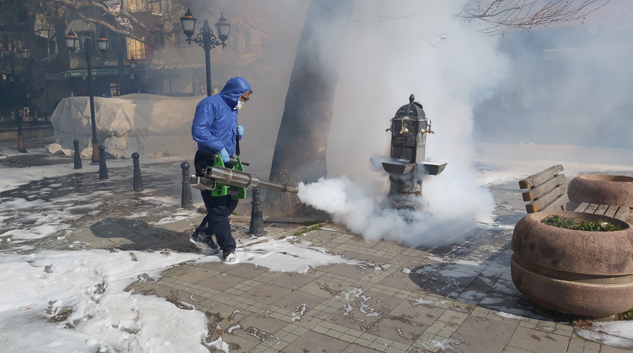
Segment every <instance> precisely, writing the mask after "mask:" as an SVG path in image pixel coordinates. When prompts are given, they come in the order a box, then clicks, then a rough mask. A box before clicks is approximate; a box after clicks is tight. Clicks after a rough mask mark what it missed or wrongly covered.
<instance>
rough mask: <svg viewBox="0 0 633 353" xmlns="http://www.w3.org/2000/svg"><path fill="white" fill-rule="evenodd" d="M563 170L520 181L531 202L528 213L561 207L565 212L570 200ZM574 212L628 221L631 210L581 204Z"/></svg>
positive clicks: (554, 170) (526, 197)
mask: <svg viewBox="0 0 633 353" xmlns="http://www.w3.org/2000/svg"><path fill="white" fill-rule="evenodd" d="M563 170H564V168H563V166H562V165H560V164H557V165H555V166H553V167H551V168H548V169H545V170H544V171H542V172H539V173H536V174H534V175H531V176H529V177H527V178H525V179H523V180H520V181H519V187H520V188H521V189H524V191H523V194H522V195H523V201H529V202H528V203H527V204H526V205H525V210H526V211H527V213H534V212H540V211H552V210H556V209H558V208H559V207H560V208H562V210H563V211H564V210H565V206H566V204H567V202H568V201H569V198H568V197H567V187H565V186H563V184H564V183H565V175H564V174H561V173H562V172H563ZM525 189H527V190H525ZM574 212H584V213H592V214H596V215H600V216H607V217H613V218H617V219H619V220H622V221H626V219H627V217H628V216H629V213H630V209H629V207H626V206H613V205H598V204H593V203H592V204H589V203H581V204H580V205H578V207H576V209H575V210H574Z"/></svg>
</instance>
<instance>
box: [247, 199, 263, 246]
mask: <svg viewBox="0 0 633 353" xmlns="http://www.w3.org/2000/svg"><path fill="white" fill-rule="evenodd" d="M261 204H262V199H261V190H260V189H259V188H253V202H252V205H253V207H252V209H251V227H250V229H249V230H248V234H249V235H254V236H256V237H261V236H263V235H266V233H267V232H266V231H265V230H264V216H263V215H262V208H261Z"/></svg>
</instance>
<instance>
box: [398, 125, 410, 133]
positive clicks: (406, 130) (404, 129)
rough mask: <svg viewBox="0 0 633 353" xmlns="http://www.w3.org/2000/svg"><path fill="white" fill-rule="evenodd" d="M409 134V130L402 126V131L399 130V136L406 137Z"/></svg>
mask: <svg viewBox="0 0 633 353" xmlns="http://www.w3.org/2000/svg"><path fill="white" fill-rule="evenodd" d="M408 133H409V129H408V128H407V127H406V126H404V124H402V129H400V135H406V134H408Z"/></svg>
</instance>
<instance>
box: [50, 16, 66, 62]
mask: <svg viewBox="0 0 633 353" xmlns="http://www.w3.org/2000/svg"><path fill="white" fill-rule="evenodd" d="M54 25H55V42H56V44H57V56H55V58H54V59H53V60H52V61H51V63H50V71H52V72H62V71H66V70H68V68H69V61H70V53H69V51H68V47H67V46H66V19H65V16H61V18H60V17H59V16H55V22H54Z"/></svg>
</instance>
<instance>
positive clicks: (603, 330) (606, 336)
mask: <svg viewBox="0 0 633 353" xmlns="http://www.w3.org/2000/svg"><path fill="white" fill-rule="evenodd" d="M576 333H577V334H578V336H580V337H582V338H585V339H588V340H591V341H595V342H600V343H603V344H606V345H609V346H615V347H619V348H623V349H630V350H633V321H611V322H594V323H593V327H592V328H591V329H588V330H576Z"/></svg>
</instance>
